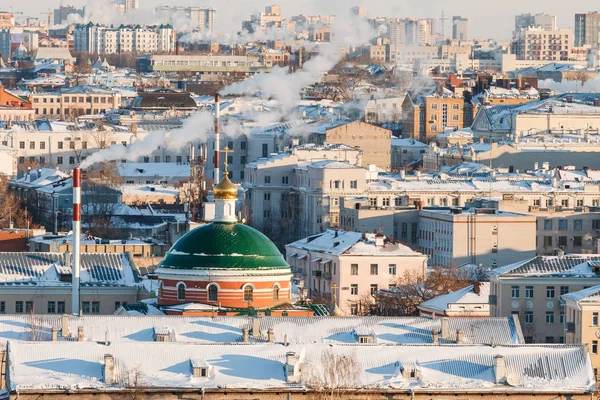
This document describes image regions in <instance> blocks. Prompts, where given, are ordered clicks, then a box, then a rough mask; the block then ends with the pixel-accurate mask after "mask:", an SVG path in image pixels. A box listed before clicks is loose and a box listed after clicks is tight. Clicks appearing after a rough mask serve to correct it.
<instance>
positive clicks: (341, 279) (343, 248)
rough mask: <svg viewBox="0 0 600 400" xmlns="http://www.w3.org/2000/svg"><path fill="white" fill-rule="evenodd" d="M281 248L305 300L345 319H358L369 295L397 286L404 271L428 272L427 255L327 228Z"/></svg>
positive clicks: (376, 237) (384, 240)
mask: <svg viewBox="0 0 600 400" xmlns="http://www.w3.org/2000/svg"><path fill="white" fill-rule="evenodd" d="M285 248H286V258H287V261H288V264H290V266H291V267H292V272H294V273H295V274H296V276H297V277H298V278H300V280H301V282H303V288H304V289H305V290H306V291H307V292H306V294H307V296H308V297H310V298H313V299H318V300H323V301H324V302H325V303H327V304H330V305H331V306H332V307H334V306H337V307H339V308H340V310H341V312H342V313H343V314H345V315H357V314H358V313H359V312H361V310H360V307H361V306H362V307H365V301H367V303H368V302H369V301H368V300H365V299H370V297H368V296H369V295H372V294H374V293H375V292H376V291H378V290H380V289H389V288H390V287H393V286H395V284H396V281H397V279H398V278H399V277H401V276H402V275H403V274H404V273H405V272H406V271H410V272H413V273H420V274H422V276H425V273H426V270H427V256H425V255H423V254H421V253H418V252H416V251H413V250H411V249H410V248H409V247H407V246H405V245H403V244H400V243H397V242H390V241H389V240H388V239H387V238H386V237H384V236H383V235H379V234H363V233H360V232H347V231H341V230H335V229H329V230H326V231H324V232H321V233H319V234H316V235H313V236H309V237H307V238H305V239H302V240H298V241H296V242H293V243H290V244H288V245H286V246H285ZM334 299H335V303H334ZM362 311H363V312H364V311H365V310H362Z"/></svg>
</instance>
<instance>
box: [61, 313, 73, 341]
mask: <svg viewBox="0 0 600 400" xmlns="http://www.w3.org/2000/svg"><path fill="white" fill-rule="evenodd" d="M60 334H61V336H62V337H69V336H71V333H70V332H69V316H68V315H66V314H63V316H62V318H61V328H60Z"/></svg>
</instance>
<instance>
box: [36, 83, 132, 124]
mask: <svg viewBox="0 0 600 400" xmlns="http://www.w3.org/2000/svg"><path fill="white" fill-rule="evenodd" d="M30 101H31V105H32V108H33V110H34V111H35V117H36V118H37V119H40V118H44V119H53V118H60V119H69V118H76V117H79V116H82V115H96V114H103V113H104V112H106V111H107V110H113V109H117V108H119V107H120V106H121V94H120V93H119V92H116V91H113V90H110V89H104V88H101V87H96V86H73V87H70V88H63V89H61V90H60V91H57V92H35V93H32V94H31V95H30Z"/></svg>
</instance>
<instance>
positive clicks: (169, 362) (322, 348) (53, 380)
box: [8, 342, 596, 394]
mask: <svg viewBox="0 0 600 400" xmlns="http://www.w3.org/2000/svg"><path fill="white" fill-rule="evenodd" d="M289 353H293V354H296V355H297V363H298V366H299V367H300V368H299V371H301V372H300V373H298V377H299V379H298V382H297V383H288V382H287V380H286V372H285V371H286V368H284V367H285V364H286V355H287V354H289ZM107 354H109V355H111V356H112V357H113V360H114V364H115V381H116V382H122V379H123V378H124V376H125V375H127V374H131V373H132V371H134V370H136V371H138V372H137V373H138V382H137V384H136V386H138V387H142V388H143V387H149V388H153V389H159V388H162V389H163V390H168V388H176V389H182V388H188V389H194V390H200V388H202V390H203V391H204V390H220V391H225V390H227V389H231V390H261V389H262V390H267V389H268V390H274V389H281V390H293V389H294V388H296V389H299V388H307V389H309V390H310V389H311V381H314V380H315V379H316V380H317V381H319V380H321V379H322V380H323V381H325V379H326V378H325V376H327V377H329V376H330V375H329V374H331V371H328V370H327V369H326V367H325V365H326V364H327V363H325V362H323V357H324V355H325V356H326V357H327V354H329V355H330V356H329V357H332V358H333V357H335V358H338V357H340V358H341V357H351V358H352V359H353V360H355V363H356V370H355V371H354V369H353V368H350V369H349V371H348V372H347V374H352V376H351V377H350V379H344V378H340V382H349V383H346V384H343V383H340V385H341V386H346V388H347V389H356V388H357V387H358V388H363V389H371V390H376V391H377V392H382V391H392V392H404V393H410V392H417V393H418V392H425V393H430V392H431V391H432V390H434V391H435V392H449V393H454V392H456V391H457V390H468V391H475V392H481V393H490V394H492V393H497V392H499V391H500V392H506V393H511V392H515V393H523V392H526V393H527V392H534V393H536V392H537V393H544V392H546V393H554V394H556V393H571V392H577V393H581V394H584V393H585V394H587V393H591V392H592V391H593V390H594V389H595V387H596V386H595V379H594V376H593V371H592V366H591V361H590V355H589V352H588V350H587V347H586V346H584V345H555V346H537V345H525V346H494V347H492V346H470V345H462V346H461V345H458V346H448V347H445V348H444V351H442V352H438V351H432V348H431V346H422V345H421V346H394V347H389V346H385V345H355V346H340V345H334V346H330V345H323V344H311V345H309V346H305V345H289V346H283V345H281V344H271V343H263V344H245V345H240V344H219V345H212V346H195V345H189V344H174V343H151V344H150V343H111V344H110V345H109V346H106V345H104V344H102V343H89V342H58V343H56V342H29V343H23V342H10V343H9V347H8V359H9V360H10V369H9V370H8V378H9V379H8V381H9V382H10V389H11V390H14V391H17V390H18V392H19V393H20V394H25V393H26V392H27V391H36V390H41V391H46V390H53V389H59V390H63V391H67V390H68V391H69V393H73V392H77V390H85V389H97V390H101V391H103V390H107V391H110V392H115V391H117V390H119V389H123V386H121V384H119V383H116V384H115V383H112V382H110V381H109V382H105V376H104V373H103V365H104V363H105V355H107ZM498 356H503V357H504V361H505V366H506V371H505V372H506V374H505V376H504V375H502V378H506V380H507V381H508V382H507V383H508V384H507V383H504V382H501V383H496V379H495V377H496V375H495V373H494V371H495V368H494V366H495V362H496V358H497V357H498ZM195 360H205V361H203V362H202V364H203V365H205V363H206V364H207V365H209V366H210V367H211V371H210V373H209V374H208V377H205V378H193V376H192V375H193V370H192V366H193V363H194V362H195ZM407 365H408V366H417V367H418V369H419V376H418V377H417V378H416V379H415V378H412V379H410V378H404V377H403V376H402V369H403V368H405V367H406V366H407ZM134 367H135V368H134ZM319 377H321V379H319ZM314 383H316V382H313V384H314ZM336 389H337V388H336Z"/></svg>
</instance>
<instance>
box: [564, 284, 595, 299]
mask: <svg viewBox="0 0 600 400" xmlns="http://www.w3.org/2000/svg"><path fill="white" fill-rule="evenodd" d="M561 298H562V299H564V300H571V301H575V302H580V301H583V302H594V303H596V302H598V301H600V285H596V286H592V287H590V288H587V289H583V290H578V291H577V292H572V293H567V294H564V295H562V296H561Z"/></svg>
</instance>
